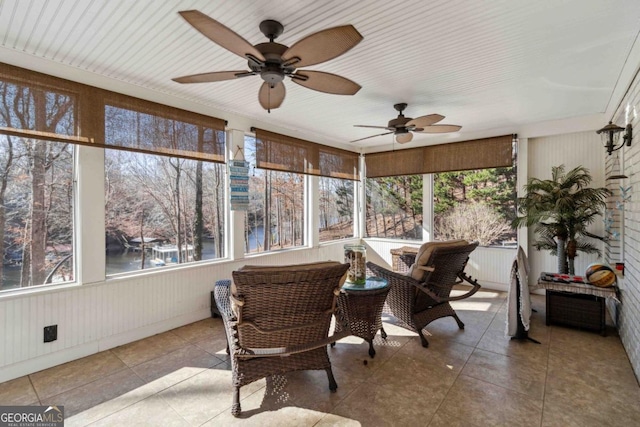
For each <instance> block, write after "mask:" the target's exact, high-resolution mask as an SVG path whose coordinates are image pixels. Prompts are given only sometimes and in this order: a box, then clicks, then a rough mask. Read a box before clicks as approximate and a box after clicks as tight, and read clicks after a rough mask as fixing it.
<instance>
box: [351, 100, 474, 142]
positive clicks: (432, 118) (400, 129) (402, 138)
mask: <svg viewBox="0 0 640 427" xmlns="http://www.w3.org/2000/svg"><path fill="white" fill-rule="evenodd" d="M393 108H395V109H396V110H398V112H399V114H398V117H396V118H395V119H392V120H389V123H388V124H387V126H368V125H354V126H355V127H359V128H373V129H387V130H388V131H389V132H384V133H379V134H377V135H371V136H367V137H365V138H360V139H356V140H354V141H351V142H357V141H362V140H363V139H369V138H375V137H376V136H382V135H389V134H391V133H392V134H394V135H395V137H396V142H398V143H400V144H404V143H405V142H409V141H411V140H412V139H413V133H412V132H420V133H447V132H457V131H459V130H460V129H462V126H457V125H437V124H435V123H438V122H439V121H440V120H442V119H444V116H441V115H440V114H429V115H427V116H420V117H416V118H415V119H412V118H411V117H405V116H404V114H402V112H403V111H404V109H405V108H407V104H404V103H402V104H395V105H394V106H393Z"/></svg>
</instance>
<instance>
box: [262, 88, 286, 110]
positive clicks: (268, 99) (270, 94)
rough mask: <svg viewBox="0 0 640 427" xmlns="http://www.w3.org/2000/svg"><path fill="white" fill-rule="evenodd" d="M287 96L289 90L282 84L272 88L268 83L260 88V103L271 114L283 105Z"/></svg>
mask: <svg viewBox="0 0 640 427" xmlns="http://www.w3.org/2000/svg"><path fill="white" fill-rule="evenodd" d="M286 94H287V90H286V89H285V87H284V84H282V82H280V83H278V84H276V85H275V86H274V87H270V86H269V84H268V83H267V82H264V83H262V86H260V92H258V101H260V105H262V108H264V109H265V110H267V111H269V112H270V111H271V110H274V109H276V108H278V107H280V105H282V101H284V97H285V95H286Z"/></svg>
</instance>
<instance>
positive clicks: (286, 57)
mask: <svg viewBox="0 0 640 427" xmlns="http://www.w3.org/2000/svg"><path fill="white" fill-rule="evenodd" d="M362 39H363V37H362V35H361V34H360V33H359V32H358V30H356V28H355V27H354V26H353V25H344V26H342V27H334V28H327V29H326V30H322V31H318V32H317V33H313V34H310V35H308V36H306V37H305V38H303V39H302V40H299V41H298V42H297V43H294V44H293V45H292V46H291V47H290V48H289V49H287V50H286V51H285V52H284V53H283V54H282V60H283V62H284V63H289V64H291V65H292V66H294V67H296V68H302V67H308V66H310V65H315V64H319V63H321V62H325V61H328V60H330V59H333V58H336V57H338V56H340V55H342V54H343V53H345V52H347V51H348V50H349V49H351V48H352V47H354V46H355V45H357V44H358V43H360V41H361V40H362ZM297 59H299V60H297ZM293 61H295V62H293Z"/></svg>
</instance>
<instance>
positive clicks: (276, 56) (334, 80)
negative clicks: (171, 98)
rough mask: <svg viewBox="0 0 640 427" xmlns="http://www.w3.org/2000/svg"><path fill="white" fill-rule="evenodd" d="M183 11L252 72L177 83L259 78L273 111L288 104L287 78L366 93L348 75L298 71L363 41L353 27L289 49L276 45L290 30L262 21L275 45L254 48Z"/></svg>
mask: <svg viewBox="0 0 640 427" xmlns="http://www.w3.org/2000/svg"><path fill="white" fill-rule="evenodd" d="M178 13H179V14H180V15H181V16H182V17H183V18H184V19H185V20H186V21H187V22H188V23H189V24H190V25H191V26H192V27H193V28H195V29H196V30H198V31H199V32H200V33H202V34H203V35H204V36H206V37H207V38H208V39H209V40H211V41H213V42H214V43H216V44H218V45H219V46H221V47H223V48H225V49H227V50H228V51H229V52H231V53H235V54H236V55H238V56H241V57H243V58H245V59H246V60H247V66H248V67H249V70H248V71H244V70H240V71H222V72H213V73H200V74H194V75H190V76H183V77H178V78H174V79H173V81H175V82H177V83H211V82H220V81H224V80H233V79H236V78H239V77H246V76H255V75H258V74H259V75H260V77H261V78H262V80H264V83H263V85H262V86H261V88H260V91H259V93H258V99H259V101H260V105H261V106H262V107H263V108H264V109H265V110H267V111H269V112H270V111H271V110H272V109H275V108H278V107H279V106H280V104H281V103H282V101H283V100H284V96H285V88H284V85H283V84H282V82H283V81H284V78H285V77H287V76H288V77H290V78H291V79H292V80H293V81H294V82H295V83H297V84H299V85H300V86H304V87H306V88H309V89H313V90H316V91H319V92H323V93H331V94H336V95H354V94H355V93H356V92H358V90H360V85H358V84H357V83H355V82H352V81H351V80H349V79H346V78H344V77H342V76H338V75H335V74H331V73H325V72H323V71H311V70H298V71H297V70H296V69H297V68H299V67H305V66H309V65H315V64H319V63H322V62H325V61H329V60H331V59H333V58H336V57H338V56H340V55H342V54H344V53H346V52H347V51H349V50H351V49H352V48H353V47H354V46H355V45H357V44H358V43H360V41H361V40H362V39H363V37H362V35H361V34H360V33H359V32H358V31H357V30H356V29H355V27H354V26H353V25H343V26H340V27H334V28H329V29H326V30H322V31H318V32H316V33H312V34H310V35H308V36H306V37H304V38H302V39H301V40H299V41H298V42H296V43H294V44H293V45H292V46H290V47H289V46H285V45H283V44H280V43H276V42H274V40H275V39H276V38H278V37H279V36H280V35H281V34H282V33H283V32H284V26H283V25H282V24H281V23H280V22H278V21H274V20H273V19H266V20H264V21H262V22H261V23H260V31H261V32H262V33H263V34H264V35H265V37H267V38H268V39H269V42H266V43H259V44H256V45H252V44H251V43H249V42H248V41H247V40H245V39H244V38H242V37H241V36H240V35H238V34H237V33H235V32H234V31H232V30H231V29H229V28H227V27H225V26H224V25H222V24H221V23H220V22H218V21H216V20H215V19H213V18H210V17H209V16H207V15H205V14H204V13H202V12H199V11H197V10H187V11H182V12H178ZM303 73H304V74H303Z"/></svg>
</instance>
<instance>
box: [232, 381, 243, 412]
mask: <svg viewBox="0 0 640 427" xmlns="http://www.w3.org/2000/svg"><path fill="white" fill-rule="evenodd" d="M240 411H241V409H240V387H234V388H233V404H232V405H231V415H233V416H234V417H237V416H239V415H240Z"/></svg>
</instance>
